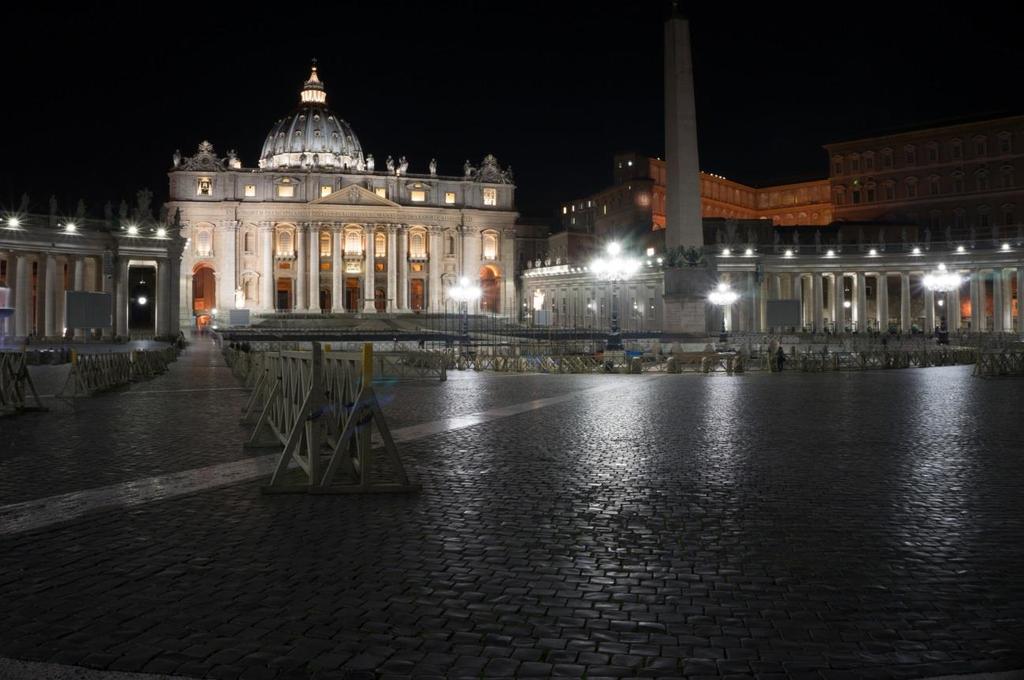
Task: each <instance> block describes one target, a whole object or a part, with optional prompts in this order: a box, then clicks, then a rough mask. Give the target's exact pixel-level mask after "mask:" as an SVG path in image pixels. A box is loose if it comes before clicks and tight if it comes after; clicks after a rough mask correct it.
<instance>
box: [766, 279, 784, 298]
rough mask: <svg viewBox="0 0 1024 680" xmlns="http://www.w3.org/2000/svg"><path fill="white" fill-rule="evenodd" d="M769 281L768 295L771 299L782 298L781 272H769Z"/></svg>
mask: <svg viewBox="0 0 1024 680" xmlns="http://www.w3.org/2000/svg"><path fill="white" fill-rule="evenodd" d="M768 276H769V277H770V278H769V281H770V282H771V284H770V285H771V291H770V292H769V295H771V297H770V298H769V299H771V300H781V299H782V275H781V274H769V275H768Z"/></svg>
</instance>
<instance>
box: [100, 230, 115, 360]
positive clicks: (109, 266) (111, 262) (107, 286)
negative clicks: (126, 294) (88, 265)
mask: <svg viewBox="0 0 1024 680" xmlns="http://www.w3.org/2000/svg"><path fill="white" fill-rule="evenodd" d="M100 271H101V272H102V274H101V276H102V278H101V279H100V285H101V290H102V291H103V292H104V293H106V294H107V295H108V296H109V298H108V299H109V300H110V326H108V327H106V328H104V329H103V339H104V340H110V339H111V338H113V337H114V333H115V332H116V331H117V294H116V293H115V290H114V284H115V281H114V277H115V276H116V275H117V258H116V257H115V256H114V253H113V252H112V251H110V250H106V251H104V253H103V257H102V259H101V260H100Z"/></svg>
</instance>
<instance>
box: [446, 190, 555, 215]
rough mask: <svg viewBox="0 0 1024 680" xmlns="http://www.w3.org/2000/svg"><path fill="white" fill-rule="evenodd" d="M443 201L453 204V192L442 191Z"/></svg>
mask: <svg viewBox="0 0 1024 680" xmlns="http://www.w3.org/2000/svg"><path fill="white" fill-rule="evenodd" d="M444 202H445V203H446V204H447V205H455V192H454V191H446V192H444ZM562 212H565V208H562Z"/></svg>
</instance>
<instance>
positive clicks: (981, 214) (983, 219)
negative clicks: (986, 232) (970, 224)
mask: <svg viewBox="0 0 1024 680" xmlns="http://www.w3.org/2000/svg"><path fill="white" fill-rule="evenodd" d="M978 226H979V227H983V228H984V227H990V226H992V218H991V217H989V214H988V208H987V207H986V206H982V207H981V208H979V209H978Z"/></svg>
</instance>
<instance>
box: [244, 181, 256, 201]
mask: <svg viewBox="0 0 1024 680" xmlns="http://www.w3.org/2000/svg"><path fill="white" fill-rule="evenodd" d="M245 195H246V197H247V198H253V197H254V196H255V195H256V185H255V184H246V185H245Z"/></svg>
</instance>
